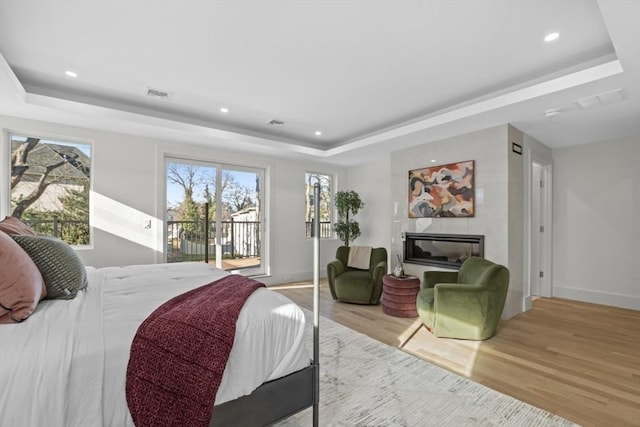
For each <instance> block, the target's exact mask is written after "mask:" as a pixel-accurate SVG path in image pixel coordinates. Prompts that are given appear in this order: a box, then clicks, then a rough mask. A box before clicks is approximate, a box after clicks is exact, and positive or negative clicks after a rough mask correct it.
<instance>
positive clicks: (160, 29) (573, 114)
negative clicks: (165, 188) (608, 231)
mask: <svg viewBox="0 0 640 427" xmlns="http://www.w3.org/2000/svg"><path fill="white" fill-rule="evenodd" d="M638 16H640V1H638V0H600V1H595V0H556V1H550V0H517V1H516V0H492V1H489V0H486V1H485V0H457V1H452V0H425V1H391V0H388V1H368V2H364V1H357V0H350V1H349V0H344V1H312V0H307V1H237V0H232V1H127V2H124V1H96V0H94V1H69V0H67V1H61V0H48V1H21V0H0V53H1V57H0V85H1V86H0V89H1V90H0V95H1V97H0V114H7V115H13V116H21V117H29V118H34V119H41V120H49V121H56V122H60V123H65V124H71V125H79V126H89V127H94V128H98V129H107V130H113V131H122V132H128V133H134V134H139V135H147V136H153V137H162V138H168V139H175V140H179V141H189V142H194V143H198V144H206V145H211V146H222V147H226V148H236V149H239V150H250V151H254V152H264V153H268V154H276V155H285V156H297V157H300V156H311V157H313V158H315V159H318V160H325V161H331V162H336V163H339V164H355V163H358V162H363V161H369V160H374V159H375V158H376V156H380V155H384V154H386V153H388V152H389V151H390V150H393V149H398V148H401V147H403V146H406V145H407V144H417V143H425V142H428V141H431V140H435V139H440V138H444V137H447V136H451V135H455V134H460V133H463V132H468V131H472V130H475V129H479V128H486V127H490V126H494V125H499V124H504V123H512V124H513V125H515V126H516V127H518V128H520V129H521V130H523V131H524V132H526V133H528V134H530V135H531V136H533V137H534V138H536V139H538V140H540V141H541V142H543V143H545V144H546V145H548V146H550V147H552V148H559V147H565V146H570V145H576V144H582V143H588V142H593V141H598V140H605V139H611V138H617V137H623V136H628V135H635V134H640V26H639V25H637V22H636V20H637V17H638ZM554 31H556V32H558V33H560V37H559V38H558V39H557V40H555V41H553V42H551V43H547V42H545V41H544V40H543V38H544V36H545V35H546V34H548V33H550V32H554ZM2 57H3V58H4V59H3V58H2ZM65 70H73V71H75V72H77V73H78V77H77V78H75V79H74V78H70V77H67V76H65ZM148 88H152V89H157V90H161V91H166V92H168V93H169V98H168V99H166V100H161V99H154V98H150V97H148V96H147V95H146V92H147V89H148ZM617 89H622V92H621V94H622V96H623V99H622V101H621V102H616V103H612V104H606V105H599V106H596V107H593V108H590V109H586V110H582V109H580V108H579V107H578V106H577V105H576V103H575V102H574V101H575V100H577V99H581V98H584V97H588V96H593V95H597V94H600V93H604V92H608V91H612V90H617ZM221 107H226V108H228V109H229V112H228V113H222V112H220V108H221ZM553 108H555V109H559V110H560V114H559V115H557V116H555V117H553V118H547V117H545V111H546V110H548V109H553ZM272 119H276V120H280V121H283V122H284V124H282V125H269V124H268V122H269V121H270V120H272ZM317 130H319V131H322V135H321V136H316V135H315V134H314V132H315V131H317ZM405 135H414V137H412V138H404V139H398V137H401V136H405Z"/></svg>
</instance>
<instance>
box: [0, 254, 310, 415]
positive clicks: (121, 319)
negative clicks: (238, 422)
mask: <svg viewBox="0 0 640 427" xmlns="http://www.w3.org/2000/svg"><path fill="white" fill-rule="evenodd" d="M87 271H88V275H89V286H88V287H87V289H86V290H85V291H83V292H80V293H79V294H78V296H77V297H76V298H75V299H73V300H70V301H63V300H54V301H50V300H45V301H42V302H41V303H40V304H39V305H38V309H37V310H36V312H35V313H34V314H33V315H32V316H31V317H30V318H29V319H28V320H27V321H25V322H23V323H21V324H16V325H1V327H0V384H1V386H0V426H5V425H6V426H9V425H15V426H21V427H22V426H24V427H28V426H45V425H46V426H53V427H55V426H60V427H71V426H83V427H89V426H96V427H97V426H114V427H122V426H133V422H132V420H131V417H130V415H129V411H128V409H127V404H126V395H125V378H126V367H127V362H128V358H129V348H130V344H131V341H132V339H133V336H134V335H135V332H136V330H137V328H138V326H139V324H140V323H141V322H142V321H143V320H144V319H145V318H146V317H147V316H148V315H149V314H150V313H151V312H152V311H153V310H154V309H155V308H156V307H158V306H159V305H160V304H162V303H163V302H165V301H166V300H168V299H170V298H172V297H174V296H176V295H179V294H181V293H184V292H185V291H187V290H189V289H193V288H195V287H198V286H201V285H204V284H207V283H210V282H212V281H214V280H216V279H218V278H221V277H222V276H224V275H226V274H227V273H225V272H223V271H221V270H217V269H214V268H212V267H209V266H208V265H206V264H204V263H179V264H157V265H145V266H130V267H109V268H102V269H93V268H90V267H88V268H87ZM236 328H237V329H236V337H235V341H234V345H233V349H232V351H231V355H230V356H229V362H228V363H227V367H226V369H225V372H224V375H223V378H222V384H221V385H220V388H219V390H218V394H217V396H216V404H220V403H223V402H225V401H228V400H232V399H235V398H237V397H240V396H243V395H246V394H249V393H251V391H253V390H254V389H255V388H256V387H258V386H259V385H260V384H262V383H263V382H265V381H269V380H271V379H275V378H279V377H281V376H284V375H287V374H289V373H291V372H295V371H297V370H299V369H302V368H304V367H305V366H307V365H308V364H309V356H308V354H307V352H306V350H305V348H304V339H303V335H304V314H303V313H302V310H301V309H300V308H299V307H298V306H296V305H295V304H293V303H292V302H291V301H290V300H289V299H287V298H286V297H284V296H282V295H280V294H278V293H275V292H272V291H269V290H267V289H258V290H257V291H256V292H254V293H253V294H252V295H251V296H250V297H249V299H248V300H247V302H246V303H245V305H244V307H243V308H242V310H241V311H240V316H239V318H238V321H237V326H236Z"/></svg>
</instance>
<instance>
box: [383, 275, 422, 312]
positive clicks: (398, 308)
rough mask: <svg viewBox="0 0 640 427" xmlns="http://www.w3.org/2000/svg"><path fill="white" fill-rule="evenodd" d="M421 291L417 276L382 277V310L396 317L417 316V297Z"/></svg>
mask: <svg viewBox="0 0 640 427" xmlns="http://www.w3.org/2000/svg"><path fill="white" fill-rule="evenodd" d="M419 291H420V279H419V278H417V277H416V276H404V277H395V276H393V275H391V274H387V275H385V276H383V277H382V311H383V312H384V313H385V314H388V315H389V316H394V317H416V316H418V310H417V309H416V297H417V296H418V292H419Z"/></svg>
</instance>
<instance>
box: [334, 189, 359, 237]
mask: <svg viewBox="0 0 640 427" xmlns="http://www.w3.org/2000/svg"><path fill="white" fill-rule="evenodd" d="M335 203H336V208H337V210H338V222H336V223H335V224H334V225H333V228H334V230H335V231H336V234H337V235H338V238H339V239H340V240H342V241H343V242H344V245H345V246H349V242H350V241H353V240H355V239H356V238H357V237H358V236H359V235H360V225H359V224H358V222H357V221H354V220H353V219H351V218H352V217H353V215H355V214H357V213H358V211H359V210H360V209H362V208H363V207H364V203H362V200H360V196H359V195H358V193H356V192H355V191H353V190H352V191H338V192H337V193H336V202H335Z"/></svg>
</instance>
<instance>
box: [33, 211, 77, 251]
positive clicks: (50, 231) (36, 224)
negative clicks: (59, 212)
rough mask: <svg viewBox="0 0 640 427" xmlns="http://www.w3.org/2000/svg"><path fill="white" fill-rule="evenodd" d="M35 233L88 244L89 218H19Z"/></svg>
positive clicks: (74, 242) (73, 242) (68, 241)
mask: <svg viewBox="0 0 640 427" xmlns="http://www.w3.org/2000/svg"><path fill="white" fill-rule="evenodd" d="M21 221H24V223H25V224H27V225H28V226H29V227H31V228H32V229H33V230H34V231H35V232H36V233H38V234H44V235H48V236H53V237H57V238H59V239H61V240H64V241H65V242H67V243H69V244H71V245H88V244H89V243H90V242H89V239H90V237H89V236H90V234H89V220H88V219H84V220H82V219H80V220H75V219H59V218H58V217H53V219H21Z"/></svg>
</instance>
